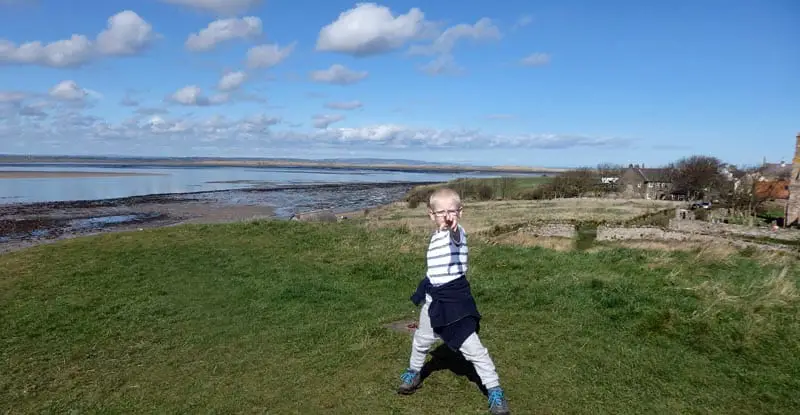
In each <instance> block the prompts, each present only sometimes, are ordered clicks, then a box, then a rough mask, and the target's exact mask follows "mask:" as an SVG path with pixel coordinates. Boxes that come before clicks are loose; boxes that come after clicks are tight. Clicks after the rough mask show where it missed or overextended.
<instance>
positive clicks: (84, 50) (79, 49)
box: [0, 35, 93, 68]
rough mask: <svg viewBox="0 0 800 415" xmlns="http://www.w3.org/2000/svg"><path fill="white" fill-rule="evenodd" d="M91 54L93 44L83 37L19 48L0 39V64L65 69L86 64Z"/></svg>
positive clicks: (28, 44) (35, 43)
mask: <svg viewBox="0 0 800 415" xmlns="http://www.w3.org/2000/svg"><path fill="white" fill-rule="evenodd" d="M92 54H93V44H92V42H91V41H90V40H89V39H88V38H87V37H86V36H83V35H72V37H70V38H69V39H64V40H57V41H55V42H51V43H48V44H42V42H40V41H33V42H26V43H23V44H21V45H19V46H17V45H16V44H15V43H14V42H11V41H9V40H5V39H0V63H15V64H25V65H41V66H50V67H54V68H66V67H73V66H80V65H82V64H84V63H86V62H88V61H89V60H90V59H91V58H92Z"/></svg>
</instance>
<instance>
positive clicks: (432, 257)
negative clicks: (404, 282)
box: [427, 225, 469, 287]
mask: <svg viewBox="0 0 800 415" xmlns="http://www.w3.org/2000/svg"><path fill="white" fill-rule="evenodd" d="M468 255H469V249H468V248H467V234H466V232H464V228H462V227H461V225H458V229H456V230H455V231H452V230H450V229H446V230H443V231H436V232H435V233H434V234H433V236H431V242H430V245H428V272H427V277H428V280H430V282H431V285H433V286H434V287H438V286H440V285H442V284H447V283H448V282H450V281H453V280H456V279H458V278H460V277H464V276H466V275H467V257H468Z"/></svg>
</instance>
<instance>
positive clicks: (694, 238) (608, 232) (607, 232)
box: [596, 226, 795, 252]
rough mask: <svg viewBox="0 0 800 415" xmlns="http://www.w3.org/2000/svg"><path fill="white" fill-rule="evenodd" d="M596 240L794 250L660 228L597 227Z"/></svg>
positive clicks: (721, 236)
mask: <svg viewBox="0 0 800 415" xmlns="http://www.w3.org/2000/svg"><path fill="white" fill-rule="evenodd" d="M596 240H597V241H663V242H708V243H726V244H729V245H732V246H734V247H737V248H748V247H753V248H758V249H764V250H770V251H783V252H795V250H794V249H792V248H790V247H786V246H781V245H771V244H763V243H757V242H749V241H742V240H739V239H735V238H729V237H726V236H725V235H704V234H700V233H691V232H680V231H670V230H664V229H661V228H653V227H640V228H615V227H608V226H598V227H597V239H596Z"/></svg>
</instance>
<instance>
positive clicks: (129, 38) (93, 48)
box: [0, 10, 159, 68]
mask: <svg viewBox="0 0 800 415" xmlns="http://www.w3.org/2000/svg"><path fill="white" fill-rule="evenodd" d="M158 37H159V35H158V34H157V33H155V32H154V31H153V28H152V26H151V25H150V24H148V23H147V22H146V21H144V19H142V18H141V17H139V15H137V14H136V13H134V12H132V11H129V10H126V11H122V12H120V13H117V14H115V15H114V16H111V17H110V18H109V19H108V26H107V28H106V29H105V30H103V31H102V32H100V34H98V36H97V39H96V41H94V42H93V41H91V40H90V39H89V38H88V37H86V36H85V35H79V34H73V35H72V36H71V37H70V38H69V39H62V40H56V41H53V42H50V43H47V44H44V43H42V42H41V41H31V42H24V43H22V44H20V45H17V44H16V43H14V42H12V41H10V40H7V39H0V64H2V63H7V64H23V65H40V66H49V67H52V68H69V67H78V66H81V65H83V64H86V63H87V62H89V61H91V60H92V59H94V58H96V57H98V56H114V55H133V54H137V53H140V52H142V51H143V50H145V49H146V48H147V47H148V46H149V45H150V44H151V43H152V42H153V41H154V40H155V39H156V38H158Z"/></svg>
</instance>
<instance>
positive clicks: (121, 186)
mask: <svg viewBox="0 0 800 415" xmlns="http://www.w3.org/2000/svg"><path fill="white" fill-rule="evenodd" d="M0 170H4V171H65V172H70V171H89V172H124V173H149V174H151V175H144V176H122V177H67V178H35V179H0V204H8V203H31V202H48V201H68V200H95V199H109V198H118V197H128V196H139V195H147V194H163V193H186V192H201V191H210V190H225V189H242V188H251V187H280V186H285V185H296V184H321V183H376V182H382V183H383V182H403V181H410V182H417V181H419V182H425V181H447V180H452V179H455V178H458V177H492V176H495V175H493V174H479V173H452V174H451V173H416V172H384V171H371V170H326V169H307V168H303V169H300V168H249V167H126V168H118V167H98V166H80V165H74V164H71V165H69V166H58V165H47V166H43V165H30V166H20V165H2V164H0ZM153 174H155V175H153Z"/></svg>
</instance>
